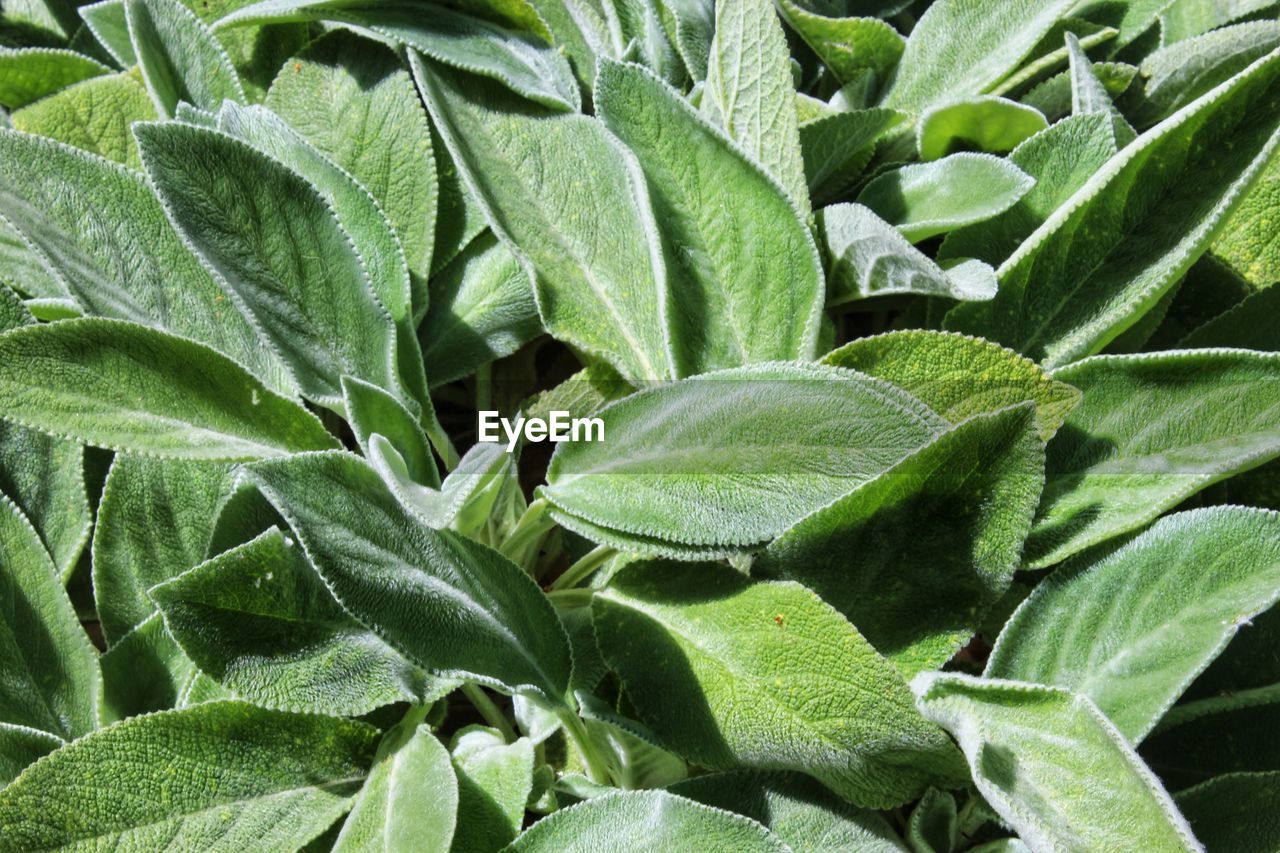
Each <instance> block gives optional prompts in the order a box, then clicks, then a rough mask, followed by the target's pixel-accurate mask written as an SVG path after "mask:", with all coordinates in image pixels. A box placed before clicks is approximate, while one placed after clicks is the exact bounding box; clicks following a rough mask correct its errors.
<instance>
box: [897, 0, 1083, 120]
mask: <svg viewBox="0 0 1280 853" xmlns="http://www.w3.org/2000/svg"><path fill="white" fill-rule="evenodd" d="M1074 5H1076V4H1075V2H1074V0H1047V2H1046V0H978V2H973V1H972V0H969V2H966V0H938V2H936V3H934V4H933V5H931V6H930V7H929V9H928V10H927V11H926V12H925V13H924V15H923V16H921V18H920V20H919V21H918V22H916V25H915V28H914V29H912V30H911V38H909V39H908V40H907V46H906V50H905V52H904V53H903V55H902V61H901V62H899V63H898V73H897V74H896V76H894V78H893V80H892V82H891V84H890V86H889V89H888V92H887V94H886V95H885V98H884V103H883V106H886V107H892V108H893V109H899V110H904V111H905V112H909V113H916V114H921V113H924V112H925V111H926V110H927V109H928V108H929V107H931V106H934V105H935V104H938V103H941V102H943V101H947V100H955V99H956V98H965V97H968V96H970V95H979V94H982V93H983V92H989V91H991V89H992V88H993V87H994V86H995V85H996V84H997V83H999V82H1000V81H1001V80H1003V79H1004V78H1005V77H1007V76H1008V75H1009V74H1011V73H1012V72H1013V71H1014V70H1015V69H1016V68H1017V67H1018V66H1019V65H1021V64H1022V62H1023V61H1024V60H1025V59H1026V58H1027V57H1028V56H1029V55H1030V54H1031V52H1032V50H1033V49H1034V48H1035V46H1036V44H1037V43H1038V42H1039V41H1040V39H1041V38H1042V37H1043V36H1044V35H1045V34H1046V33H1048V32H1049V30H1050V29H1051V28H1052V27H1053V26H1054V25H1055V24H1056V23H1058V21H1059V19H1061V18H1062V17H1063V16H1065V15H1066V13H1067V12H1068V11H1069V10H1070V9H1071V7H1072V6H1074ZM1059 44H1061V42H1059Z"/></svg>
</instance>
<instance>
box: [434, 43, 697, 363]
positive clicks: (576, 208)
mask: <svg viewBox="0 0 1280 853" xmlns="http://www.w3.org/2000/svg"><path fill="white" fill-rule="evenodd" d="M410 61H411V64H412V65H413V69H414V75H415V77H416V79H417V81H418V87H419V88H420V89H421V90H422V92H423V95H424V97H425V98H426V100H427V104H428V106H429V107H430V109H431V112H432V116H433V117H434V118H435V120H436V124H437V126H438V127H439V129H440V133H441V135H442V136H443V137H444V138H445V142H446V143H447V145H448V147H449V152H450V154H451V155H452V156H453V159H454V161H455V162H456V163H457V164H458V165H459V169H460V171H461V172H462V174H463V176H464V178H465V180H466V183H467V185H468V187H469V188H470V190H471V192H472V194H473V195H474V196H475V197H476V199H477V200H478V201H479V202H480V204H481V206H482V208H484V210H485V212H486V216H487V218H488V220H489V223H490V225H491V226H492V227H493V229H494V233H495V234H497V235H498V237H499V238H501V239H502V240H503V241H504V242H505V243H507V244H508V246H509V247H510V248H511V249H512V250H513V251H514V252H515V253H516V256H517V257H519V258H520V259H521V261H522V262H523V263H524V264H525V266H526V268H528V269H529V271H530V274H531V277H532V278H534V280H535V292H536V294H537V299H538V311H539V313H540V314H541V315H542V320H543V324H544V325H545V327H546V328H547V331H549V332H550V333H551V334H552V335H553V336H556V337H559V338H561V339H563V340H565V341H566V342H568V343H570V344H573V345H574V346H577V347H579V348H581V349H583V350H585V351H586V352H588V353H591V354H593V355H597V356H599V357H602V358H604V359H605V360H607V361H609V362H610V364H612V365H613V366H614V367H616V368H617V369H618V370H619V371H620V372H621V373H622V374H623V375H624V376H627V377H630V378H637V379H661V378H666V377H669V376H670V375H671V373H672V366H671V358H670V355H669V349H670V343H669V335H668V332H667V327H668V320H667V318H666V305H667V298H668V297H667V275H666V268H665V264H664V262H663V258H662V249H661V245H660V243H659V238H658V230H657V225H656V223H655V222H654V219H653V211H652V209H651V208H650V204H649V195H648V191H647V189H646V187H645V182H644V175H643V174H642V173H641V172H640V167H639V164H638V163H637V162H636V160H635V158H634V156H633V155H632V154H631V153H630V152H629V151H627V150H626V148H625V147H623V145H622V144H621V143H620V142H619V141H618V140H617V139H616V138H615V137H614V136H613V134H611V133H609V131H608V130H607V129H605V127H604V125H603V124H601V123H600V122H599V121H597V120H596V119H594V118H590V117H588V116H581V115H560V114H548V113H545V112H535V111H533V110H532V109H531V108H530V106H529V105H528V104H527V103H525V104H522V103H519V102H517V101H516V100H515V99H514V98H512V97H511V96H509V95H508V94H507V93H506V92H505V91H503V90H502V89H500V88H498V87H495V86H492V85H490V84H486V83H485V82H484V81H483V79H482V78H477V77H475V76H473V75H466V74H462V73H460V72H457V71H453V70H451V69H447V68H445V67H443V66H440V65H438V64H431V65H430V66H428V65H427V64H426V63H425V61H424V60H422V59H420V58H419V57H418V56H417V54H414V53H411V54H410ZM583 162H589V163H592V164H593V165H592V168H591V169H590V170H582V169H580V168H578V164H579V163H583ZM570 176H572V180H569V179H568V178H569V177H570ZM605 222H607V223H608V225H609V227H608V228H599V227H597V226H598V225H599V224H600V223H605Z"/></svg>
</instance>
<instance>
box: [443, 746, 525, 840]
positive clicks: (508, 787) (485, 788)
mask: <svg viewBox="0 0 1280 853" xmlns="http://www.w3.org/2000/svg"><path fill="white" fill-rule="evenodd" d="M449 751H450V757H451V759H452V761H453V769H454V773H455V774H456V775H457V779H458V818H457V830H456V831H455V833H454V837H453V848H452V849H454V850H458V851H467V850H499V849H502V848H504V847H505V846H506V845H507V844H508V843H510V842H511V841H512V840H513V839H514V838H515V837H516V836H517V835H519V834H520V827H521V824H522V823H523V822H524V806H525V802H526V801H528V799H529V792H530V791H531V790H532V789H533V766H534V756H533V743H532V742H531V741H530V740H529V739H528V738H519V739H517V740H516V741H515V742H514V743H507V742H506V740H504V739H503V737H502V734H501V733H500V732H498V730H497V729H491V728H486V727H484V726H467V727H466V728H464V729H462V730H460V731H458V732H456V733H455V734H454V736H453V740H452V742H451V743H450V745H449Z"/></svg>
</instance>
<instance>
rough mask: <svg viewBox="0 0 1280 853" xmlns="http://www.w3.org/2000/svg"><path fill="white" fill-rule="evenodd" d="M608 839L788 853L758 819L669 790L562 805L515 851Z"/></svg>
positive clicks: (547, 850)
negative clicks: (698, 801)
mask: <svg viewBox="0 0 1280 853" xmlns="http://www.w3.org/2000/svg"><path fill="white" fill-rule="evenodd" d="M602 838H608V839H610V842H611V843H610V849H612V850H614V851H617V853H632V852H633V851H634V853H641V851H645V850H654V849H674V848H676V847H679V846H685V847H688V846H692V847H695V848H697V849H699V850H708V851H720V850H723V851H730V850H732V851H735V853H786V851H788V850H790V849H791V848H789V847H788V846H787V845H786V844H784V843H782V841H781V840H780V839H779V838H778V837H777V836H775V835H774V834H773V833H771V832H769V831H768V830H767V829H765V828H764V827H763V826H761V825H760V824H758V823H756V822H755V821H754V820H750V819H748V818H745V817H742V816H741V815H736V814H732V813H730V812H726V811H721V810H720V809H713V808H711V807H710V806H704V805H701V804H700V803H695V802H693V801H692V800H687V799H685V798H684V797H678V796H676V795H675V794H669V793H667V792H666V791H619V792H617V793H611V794H605V795H604V796H600V797H596V798H594V799H591V800H587V801H586V802H584V803H580V804H578V805H576V806H572V807H570V808H567V809H561V810H560V811H558V812H556V813H555V814H553V815H551V816H549V817H546V818H543V819H542V820H540V821H538V822H537V823H536V824H534V825H533V826H532V827H530V828H529V829H528V830H526V831H525V832H524V834H523V835H521V836H520V837H519V838H517V839H516V840H515V841H514V842H513V843H512V844H511V847H510V848H509V849H510V850H512V851H513V852H514V853H561V851H564V850H580V849H586V848H589V847H590V846H591V845H593V844H597V843H599V841H600V839H602Z"/></svg>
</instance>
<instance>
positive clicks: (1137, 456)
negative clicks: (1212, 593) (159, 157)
mask: <svg viewBox="0 0 1280 853" xmlns="http://www.w3.org/2000/svg"><path fill="white" fill-rule="evenodd" d="M1053 377H1054V378H1055V379H1057V380H1060V381H1062V382H1066V383H1069V384H1070V385H1072V386H1074V387H1076V388H1078V389H1080V391H1081V392H1083V394H1084V397H1083V399H1082V400H1081V403H1080V406H1079V407H1078V408H1077V409H1076V410H1075V411H1073V412H1072V413H1071V414H1070V415H1068V416H1067V420H1066V424H1065V426H1064V427H1063V429H1062V430H1061V431H1060V432H1059V434H1058V435H1057V437H1056V438H1055V439H1054V440H1053V442H1051V443H1050V445H1049V450H1048V462H1047V466H1046V482H1045V492H1044V497H1043V499H1042V500H1041V502H1040V509H1039V511H1038V512H1037V517H1036V526H1035V528H1034V529H1033V530H1032V532H1031V537H1030V539H1029V540H1028V542H1027V556H1026V559H1027V561H1028V563H1029V565H1030V566H1031V567H1033V568H1042V567H1044V566H1050V565H1053V564H1054V563H1056V562H1058V561H1060V560H1062V559H1064V558H1066V557H1069V556H1071V555H1072V554H1075V553H1077V552H1079V551H1082V550H1084V549H1085V548H1087V547H1089V546H1090V545H1094V544H1097V543H1099V542H1103V541H1105V540H1107V539H1109V538H1111V537H1113V536H1118V535H1119V534H1121V533H1125V532H1127V531H1130V530H1134V529H1136V528H1138V527H1141V526H1142V525H1144V524H1146V523H1147V522H1149V521H1151V520H1152V519H1153V518H1155V517H1156V516H1157V515H1159V514H1160V513H1161V512H1163V511H1164V510H1166V509H1169V508H1170V507H1172V506H1175V505H1176V504H1177V503H1178V502H1180V501H1181V500H1183V499H1184V498H1186V497H1188V496H1190V495H1192V494H1195V493H1196V492H1198V491H1200V490H1201V489H1204V488H1206V487H1207V486H1209V485H1211V484H1213V483H1215V482H1217V481H1219V480H1222V479H1225V478H1227V477H1229V476H1231V475H1232V474H1235V473H1238V472H1240V471H1245V470H1248V469H1250V468H1254V467H1257V466H1258V465H1261V464H1262V463H1264V462H1266V461H1268V460H1270V459H1272V458H1275V457H1276V456H1277V455H1280V434H1277V431H1276V428H1275V424H1276V413H1277V411H1280V397H1278V396H1277V394H1278V393H1280V384H1278V382H1277V379H1280V353H1256V352H1250V351H1248V350H1225V349H1224V350H1179V351H1174V352H1168V353H1151V354H1147V355H1132V356H1097V357H1095V358H1090V359H1086V360H1084V361H1081V362H1079V363H1077V364H1073V365H1071V366H1070V367H1067V368H1063V369H1062V370H1058V371H1056V372H1055V373H1054V374H1053Z"/></svg>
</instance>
